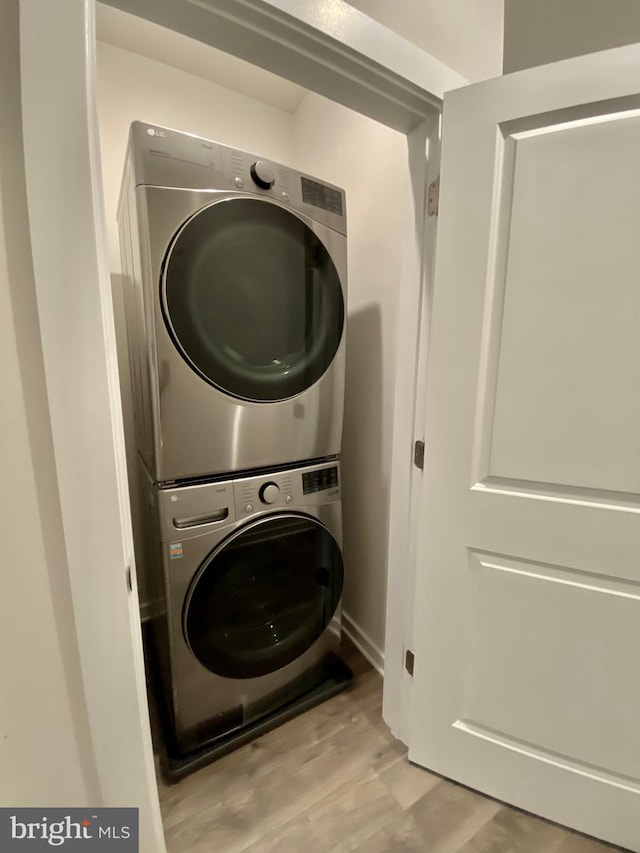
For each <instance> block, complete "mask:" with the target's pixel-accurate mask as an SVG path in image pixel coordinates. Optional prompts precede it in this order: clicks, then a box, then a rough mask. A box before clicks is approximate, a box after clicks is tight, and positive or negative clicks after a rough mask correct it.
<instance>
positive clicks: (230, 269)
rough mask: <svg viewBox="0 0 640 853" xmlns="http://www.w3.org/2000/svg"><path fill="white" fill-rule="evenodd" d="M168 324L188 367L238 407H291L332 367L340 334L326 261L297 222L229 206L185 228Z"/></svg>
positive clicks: (177, 242) (171, 257) (166, 284)
mask: <svg viewBox="0 0 640 853" xmlns="http://www.w3.org/2000/svg"><path fill="white" fill-rule="evenodd" d="M162 289H163V294H162V295H163V310H164V317H165V322H166V324H167V327H168V329H169V332H170V334H171V335H172V337H173V340H174V343H175V344H176V345H177V347H178V349H179V350H180V352H181V354H182V356H183V358H184V359H185V360H186V361H187V363H188V364H189V366H190V367H191V368H192V369H193V370H195V371H196V373H198V374H199V375H200V376H201V377H202V378H203V379H205V380H206V381H207V382H209V383H210V384H212V385H214V386H216V387H217V388H219V389H220V390H222V391H225V392H227V393H228V394H232V395H233V396H235V397H239V398H241V399H244V400H251V401H255V402H272V401H277V400H284V399H287V398H289V397H293V396H295V395H296V394H299V393H301V392H302V391H304V390H306V389H307V388H309V387H310V386H311V385H313V383H314V382H316V381H317V380H318V379H319V378H320V377H321V376H322V374H323V373H324V372H325V371H326V369H327V368H328V367H329V365H330V364H331V362H332V360H333V358H334V356H335V354H336V352H337V350H338V346H339V344H340V340H341V337H342V330H343V325H344V301H343V297H342V287H341V284H340V279H339V276H338V273H337V270H336V268H335V265H334V263H333V261H332V260H331V257H330V255H329V253H328V251H327V249H326V248H325V246H324V245H323V243H322V242H321V241H320V240H319V239H318V237H317V236H316V235H315V234H314V232H313V231H312V230H311V228H309V227H308V226H307V225H306V224H305V223H304V222H303V221H302V220H301V219H300V218H299V217H298V216H296V215H295V214H293V213H291V212H290V211H289V210H287V209H285V208H284V207H281V206H279V205H276V204H274V203H272V202H269V201H266V200H264V201H263V200H260V199H248V198H232V199H225V200H223V201H218V202H214V203H213V204H211V205H209V206H208V207H205V208H203V209H202V210H201V211H199V212H198V213H197V214H196V215H195V216H193V217H192V218H191V219H189V220H188V221H187V222H186V224H185V225H183V227H182V229H181V230H180V231H179V232H178V234H177V235H176V237H175V238H174V241H173V243H172V245H171V247H170V249H169V252H168V254H167V257H166V258H165V263H164V271H163V276H162Z"/></svg>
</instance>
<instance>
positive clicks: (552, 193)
mask: <svg viewBox="0 0 640 853" xmlns="http://www.w3.org/2000/svg"><path fill="white" fill-rule="evenodd" d="M638 92H640V46H633V47H631V48H623V49H619V50H614V51H607V52H605V53H601V54H594V55H591V56H587V57H582V58H579V59H574V60H570V61H568V62H563V63H557V64H555V65H550V66H546V67H542V68H537V69H532V70H529V71H525V72H521V73H518V74H513V75H509V76H507V77H504V78H501V79H498V80H493V81H489V82H487V83H483V84H480V85H477V86H471V87H469V88H466V89H462V90H458V91H456V92H453V93H452V94H451V95H449V96H447V97H446V98H445V108H444V123H443V161H442V172H441V196H440V215H439V226H438V227H439V233H438V252H437V261H436V287H435V301H434V312H433V326H432V339H431V347H430V356H429V358H430V366H429V375H428V379H427V413H426V422H427V426H426V436H425V437H426V463H425V471H424V490H423V499H424V506H423V511H422V519H423V531H422V541H421V556H420V560H419V565H418V578H417V589H416V636H415V640H416V648H415V675H414V685H413V694H412V708H411V724H410V726H411V727H410V752H409V757H410V758H411V760H412V761H414V762H416V763H418V764H422V765H424V766H426V767H428V768H430V769H432V770H434V771H437V772H439V773H442V774H443V775H445V776H448V777H451V778H453V779H456V780H458V781H460V782H462V783H464V784H466V785H468V786H470V787H472V788H475V789H478V790H480V791H483V792H486V793H488V794H490V795H492V796H494V797H497V798H498V799H501V800H505V801H507V802H509V803H513V804H515V805H517V806H519V807H521V808H524V809H526V810H529V811H532V812H534V813H537V814H540V815H543V816H545V817H547V818H550V819H552V820H554V821H558V822H560V823H562V824H566V825H568V826H572V827H575V828H577V829H579V830H582V831H583V832H586V833H589V834H592V835H595V836H597V837H600V838H603V839H607V840H609V841H611V842H615V843H617V844H620V845H623V846H625V847H628V848H630V849H632V850H635V851H640V94H638Z"/></svg>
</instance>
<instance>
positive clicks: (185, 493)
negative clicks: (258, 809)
mask: <svg viewBox="0 0 640 853" xmlns="http://www.w3.org/2000/svg"><path fill="white" fill-rule="evenodd" d="M151 489H152V490H151V492H150V494H149V498H150V500H149V506H153V510H152V512H153V514H154V521H153V522H152V524H150V525H149V528H148V529H149V531H150V532H151V535H152V536H155V542H154V543H150V550H151V551H152V552H153V551H154V550H155V552H156V555H157V556H155V559H154V553H151V554H150V562H151V563H152V564H153V565H155V566H157V567H158V569H159V570H158V571H157V573H156V583H157V590H156V592H157V595H158V600H159V602H160V606H159V607H158V608H157V612H156V616H155V619H154V638H155V639H154V647H155V652H156V654H157V657H158V660H159V661H160V667H159V669H160V673H161V681H162V684H163V694H164V703H165V705H166V708H167V710H168V711H169V715H170V718H171V721H172V730H173V735H174V737H175V743H176V744H177V747H178V749H179V751H180V752H181V753H189V752H192V751H193V750H196V749H198V748H200V747H202V746H203V745H206V744H207V743H212V742H213V743H215V742H218V743H220V742H222V743H224V742H225V739H226V740H228V738H229V736H230V735H233V734H234V733H238V732H241V731H243V730H246V729H247V728H248V727H250V726H251V725H252V724H255V723H256V722H258V721H260V720H261V719H263V718H265V717H266V716H268V715H269V714H272V713H273V712H274V711H277V710H278V709H280V708H282V707H283V706H286V705H290V704H291V703H292V702H293V701H295V700H296V699H298V698H300V696H302V695H303V694H304V693H305V692H308V691H309V690H311V689H313V688H314V687H315V686H317V684H316V683H315V682H314V679H315V680H316V682H317V681H318V680H321V678H320V679H319V678H318V673H320V674H322V673H323V669H322V668H323V666H324V664H325V662H326V661H327V659H328V658H330V657H331V656H332V655H334V654H335V653H336V652H337V649H338V644H339V640H340V627H341V625H340V620H341V597H342V587H343V576H344V570H343V562H342V556H341V539H342V536H341V503H340V467H339V463H338V462H337V461H332V462H325V463H322V464H316V465H308V466H304V467H301V468H296V469H293V470H285V471H278V472H275V473H270V474H263V475H259V476H253V477H240V478H237V479H234V480H221V481H217V482H210V483H206V484H198V485H190V486H184V487H178V488H168V489H158V488H157V487H151ZM154 527H155V530H156V533H155V534H154V533H153V530H154ZM158 552H159V553H158ZM160 567H161V568H160Z"/></svg>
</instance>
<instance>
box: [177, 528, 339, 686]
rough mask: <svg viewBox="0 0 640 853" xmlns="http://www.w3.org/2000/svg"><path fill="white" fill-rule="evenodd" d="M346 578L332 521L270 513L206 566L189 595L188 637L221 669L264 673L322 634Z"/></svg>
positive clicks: (206, 662)
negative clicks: (328, 524)
mask: <svg viewBox="0 0 640 853" xmlns="http://www.w3.org/2000/svg"><path fill="white" fill-rule="evenodd" d="M342 584H343V564H342V556H341V554H340V548H339V547H338V543H337V542H336V541H335V539H334V538H333V536H332V535H331V534H330V533H329V531H328V530H327V529H326V527H324V526H323V525H322V524H320V523H319V522H317V521H315V520H314V519H312V518H309V517H308V516H302V515H294V514H284V513H283V514H278V515H272V516H268V517H267V518H263V519H260V520H259V521H256V522H254V523H252V524H248V525H247V526H245V527H243V528H242V529H241V530H240V531H238V532H237V533H235V534H234V535H233V536H231V537H230V538H229V539H227V540H226V541H225V542H224V543H223V544H222V545H220V546H219V547H218V548H216V549H215V550H214V551H212V552H211V554H209V556H208V557H207V558H206V560H205V561H204V563H203V564H202V565H201V566H200V568H199V570H198V572H197V574H196V576H195V578H194V580H193V582H192V584H191V587H190V589H189V592H188V594H187V597H186V600H185V606H184V612H183V630H184V635H185V639H186V642H187V644H188V646H189V648H190V649H191V651H192V652H193V654H194V655H195V656H196V658H197V659H198V660H199V661H200V663H201V664H202V665H203V666H205V667H206V668H207V669H208V670H210V671H211V672H213V673H216V674H217V675H222V676H225V677H227V678H254V677H257V676H261V675H266V674H267V673H269V672H274V671H275V670H277V669H280V668H281V667H283V666H286V664H288V663H291V662H292V661H294V660H295V659H296V658H297V657H299V656H300V655H301V654H303V652H305V651H306V650H307V649H308V648H309V647H310V646H311V645H313V643H314V642H315V641H316V640H317V639H318V638H319V637H320V635H321V634H322V632H323V631H324V630H325V628H327V626H328V625H329V623H330V621H331V619H332V617H333V615H334V613H335V612H336V609H337V607H338V603H339V601H340V596H341V594H342Z"/></svg>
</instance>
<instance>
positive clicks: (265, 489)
mask: <svg viewBox="0 0 640 853" xmlns="http://www.w3.org/2000/svg"><path fill="white" fill-rule="evenodd" d="M279 497H280V489H279V488H278V487H277V486H276V484H275V483H265V484H264V486H262V488H261V489H260V500H261V501H262V503H263V504H274V503H275V502H276V501H277V500H278V498H279Z"/></svg>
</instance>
